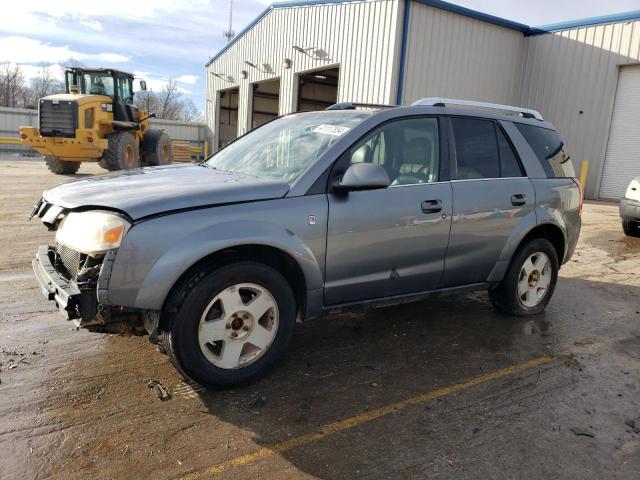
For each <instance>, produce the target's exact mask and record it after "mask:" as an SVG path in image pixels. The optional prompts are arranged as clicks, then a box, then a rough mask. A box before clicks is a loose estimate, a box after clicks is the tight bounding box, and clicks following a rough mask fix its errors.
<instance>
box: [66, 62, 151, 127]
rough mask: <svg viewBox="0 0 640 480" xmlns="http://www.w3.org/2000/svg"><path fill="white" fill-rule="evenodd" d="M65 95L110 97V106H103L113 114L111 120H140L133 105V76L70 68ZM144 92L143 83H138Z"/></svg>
mask: <svg viewBox="0 0 640 480" xmlns="http://www.w3.org/2000/svg"><path fill="white" fill-rule="evenodd" d="M65 80H66V87H67V93H71V94H78V93H80V94H84V95H103V96H107V97H111V100H112V103H111V104H104V105H103V108H105V109H107V110H106V111H112V112H113V119H114V120H120V121H125V122H135V123H137V122H138V121H139V120H140V110H139V109H138V107H136V106H135V105H134V104H133V75H131V74H130V73H126V72H120V71H118V70H112V69H103V68H99V69H85V68H70V69H67V71H66V72H65ZM140 84H141V87H142V90H146V88H145V87H146V85H145V83H144V81H141V82H140Z"/></svg>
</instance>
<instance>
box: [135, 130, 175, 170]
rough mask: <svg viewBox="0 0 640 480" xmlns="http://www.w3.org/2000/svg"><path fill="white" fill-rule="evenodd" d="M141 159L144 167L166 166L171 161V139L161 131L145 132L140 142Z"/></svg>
mask: <svg viewBox="0 0 640 480" xmlns="http://www.w3.org/2000/svg"><path fill="white" fill-rule="evenodd" d="M142 159H143V161H144V163H145V164H146V165H149V166H156V165H168V164H169V163H171V162H172V161H173V148H172V146H171V139H170V138H169V135H167V134H166V133H165V132H163V131H162V130H153V129H152V130H147V131H146V132H144V138H143V140H142Z"/></svg>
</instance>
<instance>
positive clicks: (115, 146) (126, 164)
mask: <svg viewBox="0 0 640 480" xmlns="http://www.w3.org/2000/svg"><path fill="white" fill-rule="evenodd" d="M107 140H108V142H109V148H107V149H106V150H105V152H104V155H103V156H102V160H100V166H101V167H102V168H106V169H107V170H110V171H114V170H131V169H132V168H138V167H140V151H139V149H138V144H137V143H136V139H135V137H134V136H133V135H132V134H131V133H129V132H118V133H113V134H111V135H109V136H108V137H107Z"/></svg>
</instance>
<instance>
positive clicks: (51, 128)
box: [40, 99, 78, 138]
mask: <svg viewBox="0 0 640 480" xmlns="http://www.w3.org/2000/svg"><path fill="white" fill-rule="evenodd" d="M77 124H78V104H77V103H76V102H75V101H74V100H45V99H43V100H40V135H42V136H43V137H66V138H74V137H75V136H76V128H77V126H78V125H77Z"/></svg>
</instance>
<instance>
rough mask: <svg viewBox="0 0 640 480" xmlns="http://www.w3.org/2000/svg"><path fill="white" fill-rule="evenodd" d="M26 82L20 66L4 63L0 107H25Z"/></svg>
mask: <svg viewBox="0 0 640 480" xmlns="http://www.w3.org/2000/svg"><path fill="white" fill-rule="evenodd" d="M25 89H26V87H25V80H24V75H23V73H22V69H21V68H20V66H19V65H14V64H11V63H9V62H4V63H2V64H1V65H0V106H1V107H13V108H16V107H23V106H24V101H25V97H26V92H25Z"/></svg>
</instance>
